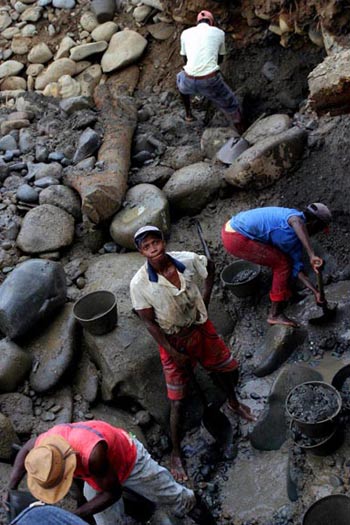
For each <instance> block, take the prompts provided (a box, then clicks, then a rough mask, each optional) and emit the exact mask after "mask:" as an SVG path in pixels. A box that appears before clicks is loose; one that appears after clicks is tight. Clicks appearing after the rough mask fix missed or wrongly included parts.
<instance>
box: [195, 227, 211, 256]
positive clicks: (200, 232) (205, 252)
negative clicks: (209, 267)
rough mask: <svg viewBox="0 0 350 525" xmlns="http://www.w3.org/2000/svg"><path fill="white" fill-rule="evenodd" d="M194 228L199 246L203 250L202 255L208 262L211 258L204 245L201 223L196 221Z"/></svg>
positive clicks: (205, 244)
mask: <svg viewBox="0 0 350 525" xmlns="http://www.w3.org/2000/svg"><path fill="white" fill-rule="evenodd" d="M196 228H197V233H198V237H199V240H200V241H201V244H202V248H203V251H204V254H205V256H206V258H207V259H208V261H211V260H212V258H211V255H210V251H209V248H208V245H207V243H206V240H205V239H204V235H203V230H202V226H201V223H200V222H199V221H198V220H197V219H196Z"/></svg>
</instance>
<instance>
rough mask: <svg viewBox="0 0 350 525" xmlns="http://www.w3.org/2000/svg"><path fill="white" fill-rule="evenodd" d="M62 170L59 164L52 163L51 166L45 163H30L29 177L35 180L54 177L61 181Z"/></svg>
mask: <svg viewBox="0 0 350 525" xmlns="http://www.w3.org/2000/svg"><path fill="white" fill-rule="evenodd" d="M62 170H63V168H62V166H61V164H59V163H58V162H50V163H49V164H46V163H44V162H38V163H35V162H28V176H29V177H34V179H35V180H38V179H42V178H44V177H54V178H56V179H58V180H60V178H61V177H62Z"/></svg>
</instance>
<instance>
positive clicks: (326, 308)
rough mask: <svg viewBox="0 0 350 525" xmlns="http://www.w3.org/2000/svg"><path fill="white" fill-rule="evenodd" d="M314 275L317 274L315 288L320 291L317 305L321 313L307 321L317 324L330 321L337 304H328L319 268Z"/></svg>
mask: <svg viewBox="0 0 350 525" xmlns="http://www.w3.org/2000/svg"><path fill="white" fill-rule="evenodd" d="M316 275H317V288H318V291H319V292H320V300H321V302H320V303H319V304H318V306H319V307H320V308H322V311H323V313H322V315H320V316H319V317H313V318H312V319H309V323H311V324H315V325H318V324H324V323H327V322H328V321H331V320H332V319H334V317H335V315H336V313H337V307H338V304H337V303H333V304H332V305H329V303H328V302H327V300H326V295H325V291H324V284H323V275H322V269H321V268H320V269H319V270H318V273H317V274H316Z"/></svg>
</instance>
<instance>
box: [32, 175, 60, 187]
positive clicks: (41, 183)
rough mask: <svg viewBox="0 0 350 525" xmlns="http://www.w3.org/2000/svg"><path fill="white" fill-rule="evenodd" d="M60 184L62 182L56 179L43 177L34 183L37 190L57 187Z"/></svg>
mask: <svg viewBox="0 0 350 525" xmlns="http://www.w3.org/2000/svg"><path fill="white" fill-rule="evenodd" d="M58 184H60V181H59V180H58V179H56V177H43V178H42V179H38V180H36V181H35V182H34V186H36V187H37V188H48V187H49V186H55V185H58Z"/></svg>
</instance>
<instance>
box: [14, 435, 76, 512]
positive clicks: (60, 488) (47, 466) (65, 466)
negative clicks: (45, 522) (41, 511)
mask: <svg viewBox="0 0 350 525" xmlns="http://www.w3.org/2000/svg"><path fill="white" fill-rule="evenodd" d="M24 465H25V468H26V471H27V484H28V488H29V490H30V492H31V493H32V494H33V496H35V497H36V498H38V499H39V500H41V501H44V502H45V503H57V501H60V500H61V499H62V498H64V496H65V495H66V494H67V492H68V491H69V489H70V486H71V484H72V481H73V475H74V471H75V467H76V465H77V459H76V456H75V452H74V450H73V449H72V448H71V446H70V444H69V443H68V441H66V440H65V439H63V437H61V436H58V435H55V434H53V435H50V436H46V437H44V438H43V439H42V440H41V441H40V445H38V446H36V447H34V448H33V449H32V450H31V451H30V452H29V454H28V455H27V456H26V459H25V462H24Z"/></svg>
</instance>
